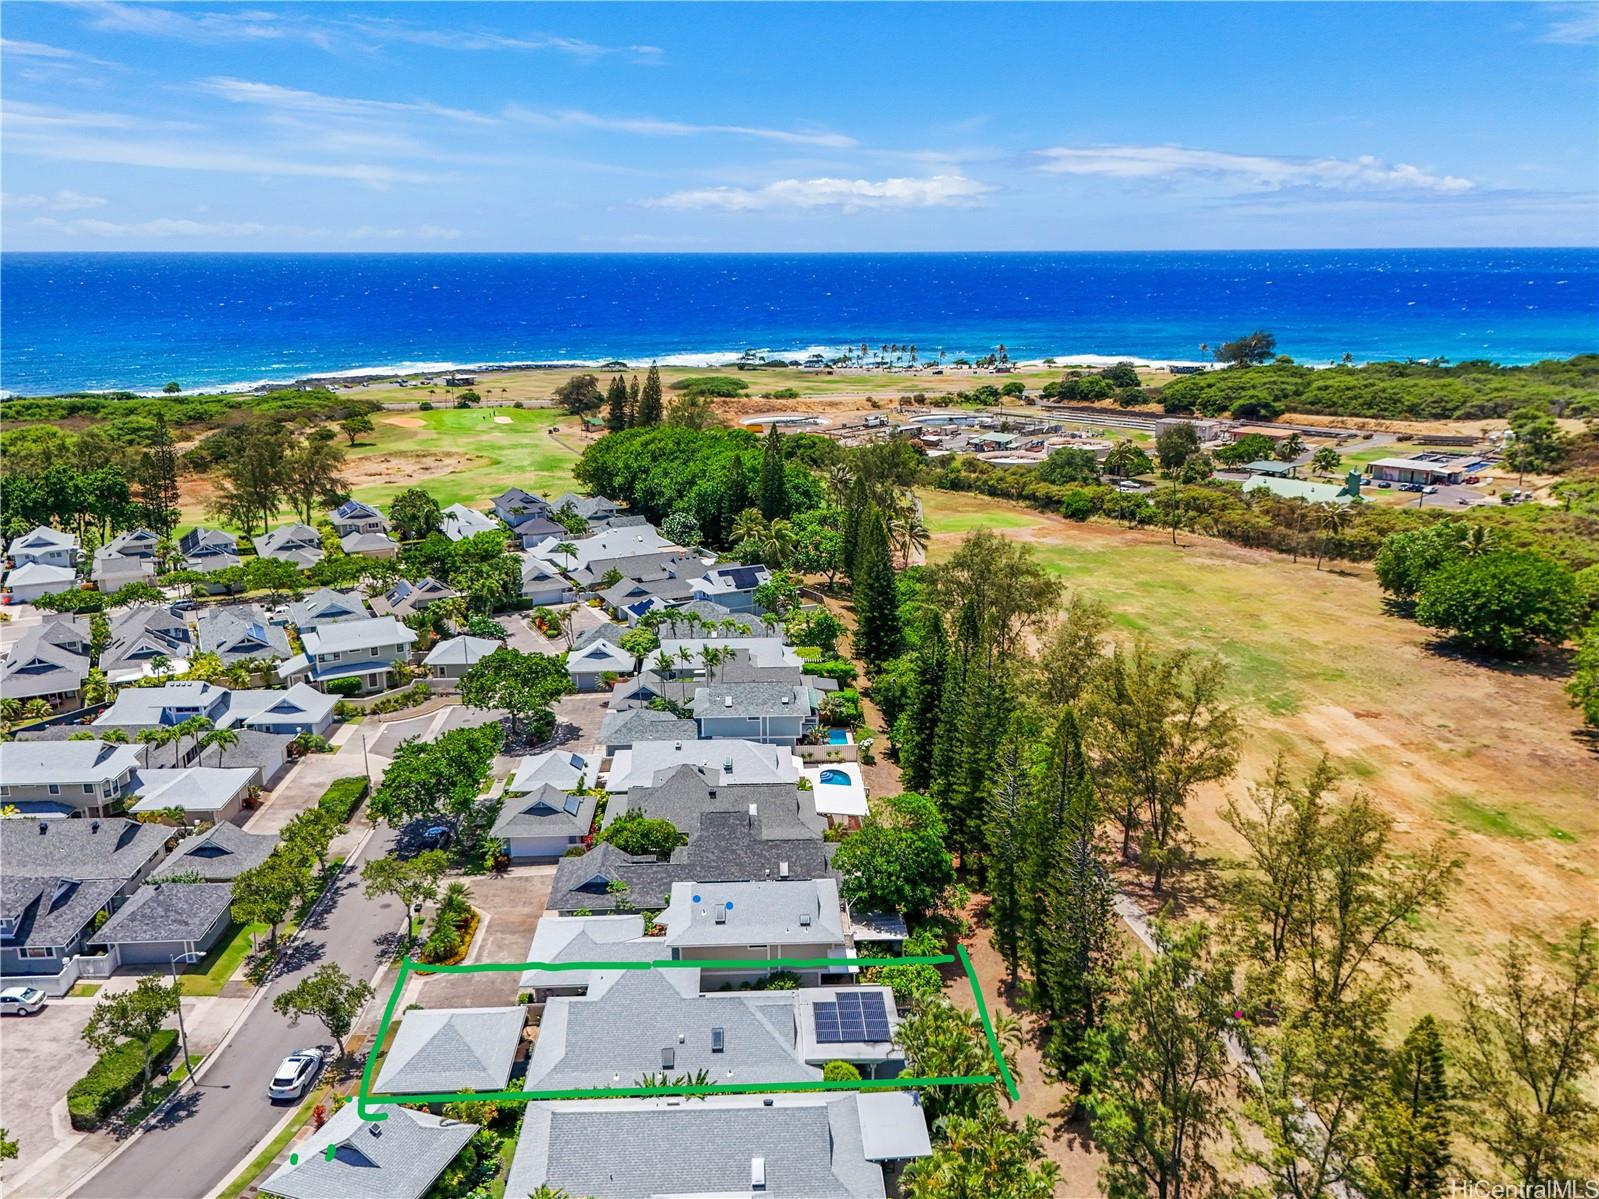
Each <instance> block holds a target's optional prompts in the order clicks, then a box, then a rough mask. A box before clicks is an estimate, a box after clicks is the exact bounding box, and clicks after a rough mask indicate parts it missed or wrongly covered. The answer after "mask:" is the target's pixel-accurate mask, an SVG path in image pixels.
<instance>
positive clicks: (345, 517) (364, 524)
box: [328, 500, 389, 539]
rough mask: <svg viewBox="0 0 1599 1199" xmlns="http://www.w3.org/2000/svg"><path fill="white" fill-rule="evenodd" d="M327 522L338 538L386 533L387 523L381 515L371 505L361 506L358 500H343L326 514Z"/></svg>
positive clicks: (387, 529)
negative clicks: (356, 534) (358, 534)
mask: <svg viewBox="0 0 1599 1199" xmlns="http://www.w3.org/2000/svg"><path fill="white" fill-rule="evenodd" d="M328 522H329V523H330V524H331V525H332V526H333V531H334V532H335V533H337V534H338V535H339V537H340V538H341V539H342V538H345V537H348V536H349V535H350V534H351V533H387V532H388V531H389V522H388V520H387V518H386V517H384V515H383V513H381V512H379V511H378V510H377V509H376V508H374V507H372V505H371V504H363V503H362V502H361V501H360V500H345V501H344V503H342V504H340V505H339V506H338V507H337V508H335V509H334V510H333V511H332V512H330V513H328Z"/></svg>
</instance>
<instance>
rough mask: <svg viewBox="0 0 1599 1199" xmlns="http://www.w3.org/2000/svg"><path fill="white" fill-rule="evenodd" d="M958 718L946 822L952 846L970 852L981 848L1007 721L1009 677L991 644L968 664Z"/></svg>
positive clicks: (1009, 691) (1009, 707)
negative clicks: (956, 764) (956, 760)
mask: <svg viewBox="0 0 1599 1199" xmlns="http://www.w3.org/2000/svg"><path fill="white" fill-rule="evenodd" d="M962 691H963V695H962V698H961V710H960V716H959V724H958V726H957V727H958V729H959V738H960V741H959V744H960V749H959V755H960V756H959V768H958V770H957V771H956V776H955V781H954V784H953V786H952V787H951V788H950V797H949V810H948V812H947V814H946V819H947V820H948V821H949V825H950V837H951V840H953V842H954V843H955V845H956V847H957V848H958V849H959V850H960V851H961V852H962V853H963V854H969V853H973V852H976V851H978V850H980V849H981V848H982V840H983V833H982V820H983V810H984V808H985V807H986V806H987V804H988V795H989V791H990V789H991V787H992V785H993V782H994V777H993V776H994V769H993V762H994V758H993V747H994V746H996V745H998V744H999V742H1000V739H1001V738H1002V737H1003V736H1004V734H1005V726H1006V725H1007V724H1008V723H1009V721H1010V718H1011V688H1010V679H1009V676H1008V672H1007V670H1006V668H1005V665H1004V664H1003V663H1001V662H1000V661H999V660H998V658H997V657H996V656H995V654H994V651H993V647H992V646H991V645H984V646H983V647H982V650H981V651H980V652H979V653H976V654H974V655H972V657H971V659H970V660H969V661H968V662H967V666H966V678H965V680H964V686H963V688H962Z"/></svg>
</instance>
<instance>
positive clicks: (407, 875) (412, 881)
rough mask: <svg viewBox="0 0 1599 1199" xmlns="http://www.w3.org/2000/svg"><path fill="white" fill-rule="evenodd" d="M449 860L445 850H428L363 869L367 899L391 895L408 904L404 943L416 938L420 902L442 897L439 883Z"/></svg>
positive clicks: (374, 862) (384, 859)
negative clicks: (417, 907)
mask: <svg viewBox="0 0 1599 1199" xmlns="http://www.w3.org/2000/svg"><path fill="white" fill-rule="evenodd" d="M449 865H450V859H449V858H448V857H447V856H446V855H445V853H444V851H443V850H442V849H428V850H424V851H423V852H422V853H419V854H417V855H416V856H415V857H411V858H406V859H403V860H402V859H400V858H396V857H381V858H372V859H370V860H369V861H368V862H367V863H366V865H365V866H363V867H361V882H362V884H363V887H362V891H363V893H364V894H366V895H367V896H368V897H375V896H380V895H391V896H393V897H394V898H395V899H398V900H399V901H400V902H401V903H402V904H404V905H405V943H406V944H407V945H410V944H411V943H412V942H413V940H414V939H415V936H416V932H415V926H414V921H415V911H416V906H417V905H418V904H420V903H426V902H427V901H428V900H430V899H437V898H438V896H439V880H440V879H441V878H443V877H444V872H445V870H447V869H448V868H449Z"/></svg>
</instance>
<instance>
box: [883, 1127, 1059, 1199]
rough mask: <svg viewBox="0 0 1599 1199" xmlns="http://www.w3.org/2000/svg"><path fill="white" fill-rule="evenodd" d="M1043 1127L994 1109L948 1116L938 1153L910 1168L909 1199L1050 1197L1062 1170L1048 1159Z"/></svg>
mask: <svg viewBox="0 0 1599 1199" xmlns="http://www.w3.org/2000/svg"><path fill="white" fill-rule="evenodd" d="M1043 1127H1044V1126H1043V1124H1042V1122H1040V1121H1039V1120H1038V1119H1037V1118H1036V1117H1034V1116H1028V1117H1027V1119H1026V1120H1025V1121H1023V1122H1022V1124H1021V1125H1020V1126H1017V1125H1015V1124H1012V1123H1011V1122H1010V1121H1009V1120H1007V1119H1005V1117H1004V1116H1002V1115H1001V1114H1000V1112H999V1109H998V1108H997V1107H992V1106H991V1107H988V1108H986V1109H984V1110H983V1111H982V1112H980V1113H978V1114H976V1115H972V1116H962V1115H951V1116H947V1117H945V1118H944V1120H943V1121H941V1122H940V1123H939V1125H938V1134H939V1135H938V1139H937V1142H936V1143H935V1145H934V1147H933V1152H932V1155H931V1156H930V1157H923V1158H918V1159H917V1160H916V1161H914V1162H912V1163H911V1164H910V1165H909V1166H908V1167H906V1170H905V1173H904V1175H903V1176H902V1182H903V1185H904V1194H905V1196H906V1199H1050V1196H1052V1195H1054V1194H1055V1183H1056V1179H1057V1176H1058V1174H1059V1168H1058V1167H1057V1166H1056V1165H1055V1163H1054V1162H1052V1161H1050V1160H1049V1159H1048V1157H1047V1156H1046V1155H1045V1152H1044V1145H1043Z"/></svg>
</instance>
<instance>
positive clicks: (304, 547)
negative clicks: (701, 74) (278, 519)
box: [250, 524, 327, 570]
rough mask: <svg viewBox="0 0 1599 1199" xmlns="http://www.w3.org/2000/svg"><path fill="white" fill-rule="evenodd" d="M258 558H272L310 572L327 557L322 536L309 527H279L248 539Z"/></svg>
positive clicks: (299, 525)
mask: <svg viewBox="0 0 1599 1199" xmlns="http://www.w3.org/2000/svg"><path fill="white" fill-rule="evenodd" d="M250 542H251V544H252V545H254V546H255V552H256V556H257V557H259V558H274V559H276V560H277V561H279V562H288V563H290V564H292V565H294V566H297V567H299V568H300V569H301V570H310V569H311V568H312V567H313V566H315V565H316V564H317V563H318V562H320V561H322V559H323V558H325V557H326V556H327V554H326V552H325V551H324V550H323V549H322V535H321V534H320V533H318V532H317V531H316V530H315V529H313V528H312V527H311V526H310V525H303V524H292V525H280V526H279V527H278V528H276V529H273V530H272V531H271V532H270V533H263V534H262V535H261V536H259V537H252V538H250Z"/></svg>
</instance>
